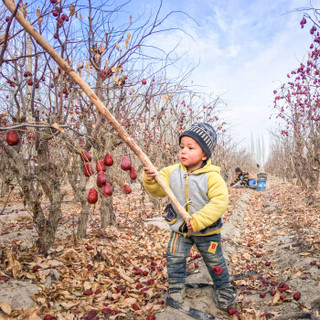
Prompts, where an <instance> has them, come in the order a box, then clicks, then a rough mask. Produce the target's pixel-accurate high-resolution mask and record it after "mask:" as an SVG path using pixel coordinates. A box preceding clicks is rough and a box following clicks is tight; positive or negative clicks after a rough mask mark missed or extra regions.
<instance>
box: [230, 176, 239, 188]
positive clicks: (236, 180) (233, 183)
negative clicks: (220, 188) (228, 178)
mask: <svg viewBox="0 0 320 320" xmlns="http://www.w3.org/2000/svg"><path fill="white" fill-rule="evenodd" d="M238 181H240V177H237V178H236V179H235V180H234V181H233V182H232V183H231V184H230V186H231V187H232V186H233V185H235V184H236V183H237V182H238Z"/></svg>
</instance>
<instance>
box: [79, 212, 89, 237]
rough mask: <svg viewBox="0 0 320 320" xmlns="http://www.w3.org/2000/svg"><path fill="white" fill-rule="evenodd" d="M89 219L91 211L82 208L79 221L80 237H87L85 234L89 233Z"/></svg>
mask: <svg viewBox="0 0 320 320" xmlns="http://www.w3.org/2000/svg"><path fill="white" fill-rule="evenodd" d="M88 219H89V211H88V210H82V212H81V215H80V218H79V221H78V231H77V236H78V238H79V239H82V238H85V236H86V235H87V224H88Z"/></svg>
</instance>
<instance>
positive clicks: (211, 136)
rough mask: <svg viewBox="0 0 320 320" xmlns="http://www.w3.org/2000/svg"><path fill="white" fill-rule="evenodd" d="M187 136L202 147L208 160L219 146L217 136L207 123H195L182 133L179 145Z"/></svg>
mask: <svg viewBox="0 0 320 320" xmlns="http://www.w3.org/2000/svg"><path fill="white" fill-rule="evenodd" d="M185 136H187V137H190V138H192V139H194V140H195V141H196V142H197V143H198V144H199V145H200V147H201V148H202V150H203V152H204V153H205V155H206V156H207V157H208V158H210V157H211V155H212V153H213V151H214V149H215V147H216V145H217V134H216V132H215V130H214V129H213V128H212V126H211V125H210V124H208V123H205V122H196V123H194V124H193V125H191V127H189V128H188V129H186V130H185V131H183V132H182V134H181V135H180V136H179V143H181V138H182V137H185Z"/></svg>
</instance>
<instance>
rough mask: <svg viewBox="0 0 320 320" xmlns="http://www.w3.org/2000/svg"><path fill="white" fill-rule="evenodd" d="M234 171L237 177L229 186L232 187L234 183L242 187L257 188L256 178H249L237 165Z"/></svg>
mask: <svg viewBox="0 0 320 320" xmlns="http://www.w3.org/2000/svg"><path fill="white" fill-rule="evenodd" d="M235 172H236V174H237V178H236V179H235V180H234V181H233V182H232V183H231V184H230V186H231V187H233V186H235V185H240V186H243V187H249V188H252V189H257V182H256V180H255V179H253V178H251V177H250V175H249V173H248V172H247V171H242V170H241V169H240V168H239V167H237V168H236V169H235ZM239 182H240V183H239Z"/></svg>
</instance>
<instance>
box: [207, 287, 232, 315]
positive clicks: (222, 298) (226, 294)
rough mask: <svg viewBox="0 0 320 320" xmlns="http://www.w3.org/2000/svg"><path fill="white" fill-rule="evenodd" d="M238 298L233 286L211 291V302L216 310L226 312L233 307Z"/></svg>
mask: <svg viewBox="0 0 320 320" xmlns="http://www.w3.org/2000/svg"><path fill="white" fill-rule="evenodd" d="M237 298H238V292H237V288H236V287H233V286H229V287H225V288H220V289H213V301H214V303H215V304H216V306H217V308H219V309H221V310H223V311H228V309H229V308H230V307H231V306H232V305H234V304H235V303H236V301H237Z"/></svg>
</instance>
